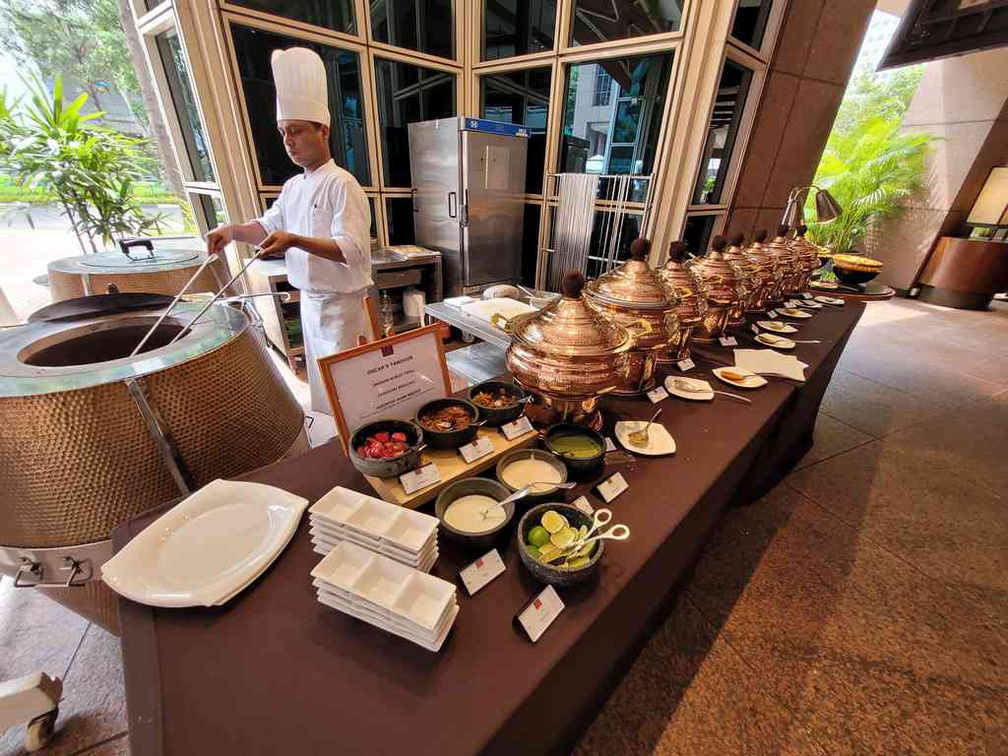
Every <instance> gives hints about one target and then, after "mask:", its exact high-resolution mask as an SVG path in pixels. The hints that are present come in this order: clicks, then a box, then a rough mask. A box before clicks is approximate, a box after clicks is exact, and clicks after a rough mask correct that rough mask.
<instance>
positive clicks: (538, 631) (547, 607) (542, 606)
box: [515, 585, 564, 643]
mask: <svg viewBox="0 0 1008 756" xmlns="http://www.w3.org/2000/svg"><path fill="white" fill-rule="evenodd" d="M563 608H564V603H563V601H561V600H560V596H559V595H558V594H557V592H556V591H555V590H554V588H553V586H552V585H547V586H546V589H545V590H544V591H543V592H542V593H540V594H539V595H538V596H536V597H535V598H534V599H532V600H531V601H530V602H529V603H527V604H526V605H525V607H524V608H523V609H522V610H521V611H520V612H518V614H517V615H516V616H515V619H516V620H517V621H518V624H520V625H521V626H522V627H523V628H524V629H525V632H526V633H528V637H529V640H530V641H532V642H533V643H535V642H536V641H537V640H539V638H541V637H542V634H543V633H545V632H546V629H547V628H548V627H549V626H550V625H551V624H553V620H555V619H556V618H557V617H559V616H560V612H562V611H563Z"/></svg>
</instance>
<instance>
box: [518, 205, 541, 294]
mask: <svg viewBox="0 0 1008 756" xmlns="http://www.w3.org/2000/svg"><path fill="white" fill-rule="evenodd" d="M541 214H542V207H541V206H539V205H525V218H524V220H523V221H522V253H521V255H522V257H521V280H522V284H524V285H525V286H535V280H536V263H537V262H538V260H539V216H540V215H541Z"/></svg>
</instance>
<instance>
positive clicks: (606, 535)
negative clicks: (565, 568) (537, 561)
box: [546, 507, 630, 563]
mask: <svg viewBox="0 0 1008 756" xmlns="http://www.w3.org/2000/svg"><path fill="white" fill-rule="evenodd" d="M611 520H612V510H611V509H606V508H605V507H603V508H602V509H596V510H595V511H594V512H593V513H592V525H591V527H590V528H589V529H588V530H587V531H585V534H584V535H583V536H582V535H579V536H578V538H577V539H576V540H574V541H573V542H572V543H570V544H568V545H567V546H565V547H564V548H562V549H560V551H559V552H558V553H557V554H556V555H554V556H553V558H551V559H548V560H546V561H547V563H553V562H556V561H559V560H561V559H566V558H567V557H569V556H570V555H571V554H573V553H576V552H577V551H579V550H580V549H582V548H584V547H585V546H587V545H588V544H589V543H593V542H595V541H605V540H612V541H625V540H626V539H627V538H629V537H630V528H629V527H627V526H626V525H622V524H620V525H613V526H612V527H611V528H609V529H607V530H604V531H599V528H600V527H602V526H603V525H608V524H609V522H610V521H611Z"/></svg>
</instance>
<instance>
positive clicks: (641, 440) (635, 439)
mask: <svg viewBox="0 0 1008 756" xmlns="http://www.w3.org/2000/svg"><path fill="white" fill-rule="evenodd" d="M661 413H662V411H661V407H659V408H658V411H657V412H655V413H654V414H653V415H652V416H651V419H650V420H648V422H647V425H645V426H644V427H643V428H641V429H640V430H635V431H633V432H632V433H630V434H628V435H627V438H628V439H629V440H630V443H631V444H633V445H634V446H647V443H648V433H650V431H651V424H652V423H653V422H654V421H655V420H657V419H658V415H660V414H661Z"/></svg>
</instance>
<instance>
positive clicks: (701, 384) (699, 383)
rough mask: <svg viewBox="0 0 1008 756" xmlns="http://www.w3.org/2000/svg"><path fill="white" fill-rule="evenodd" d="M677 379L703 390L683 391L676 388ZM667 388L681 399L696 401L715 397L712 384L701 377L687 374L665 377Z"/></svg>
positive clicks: (711, 399) (710, 399) (707, 400)
mask: <svg viewBox="0 0 1008 756" xmlns="http://www.w3.org/2000/svg"><path fill="white" fill-rule="evenodd" d="M676 381H685V382H686V383H688V384H690V385H692V386H696V387H697V388H698V389H703V390H702V391H697V392H693V391H683V390H682V389H679V388H676V385H675V384H676ZM665 390H666V391H668V392H669V393H670V394H672V395H673V396H678V397H679V398H680V399H689V400H690V401H694V402H709V401H713V399H714V391H713V389H711V385H710V384H709V383H708V382H707V381H704V380H701V379H700V378H686V377H685V376H680V375H670V376H668V377H667V378H666V379H665Z"/></svg>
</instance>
